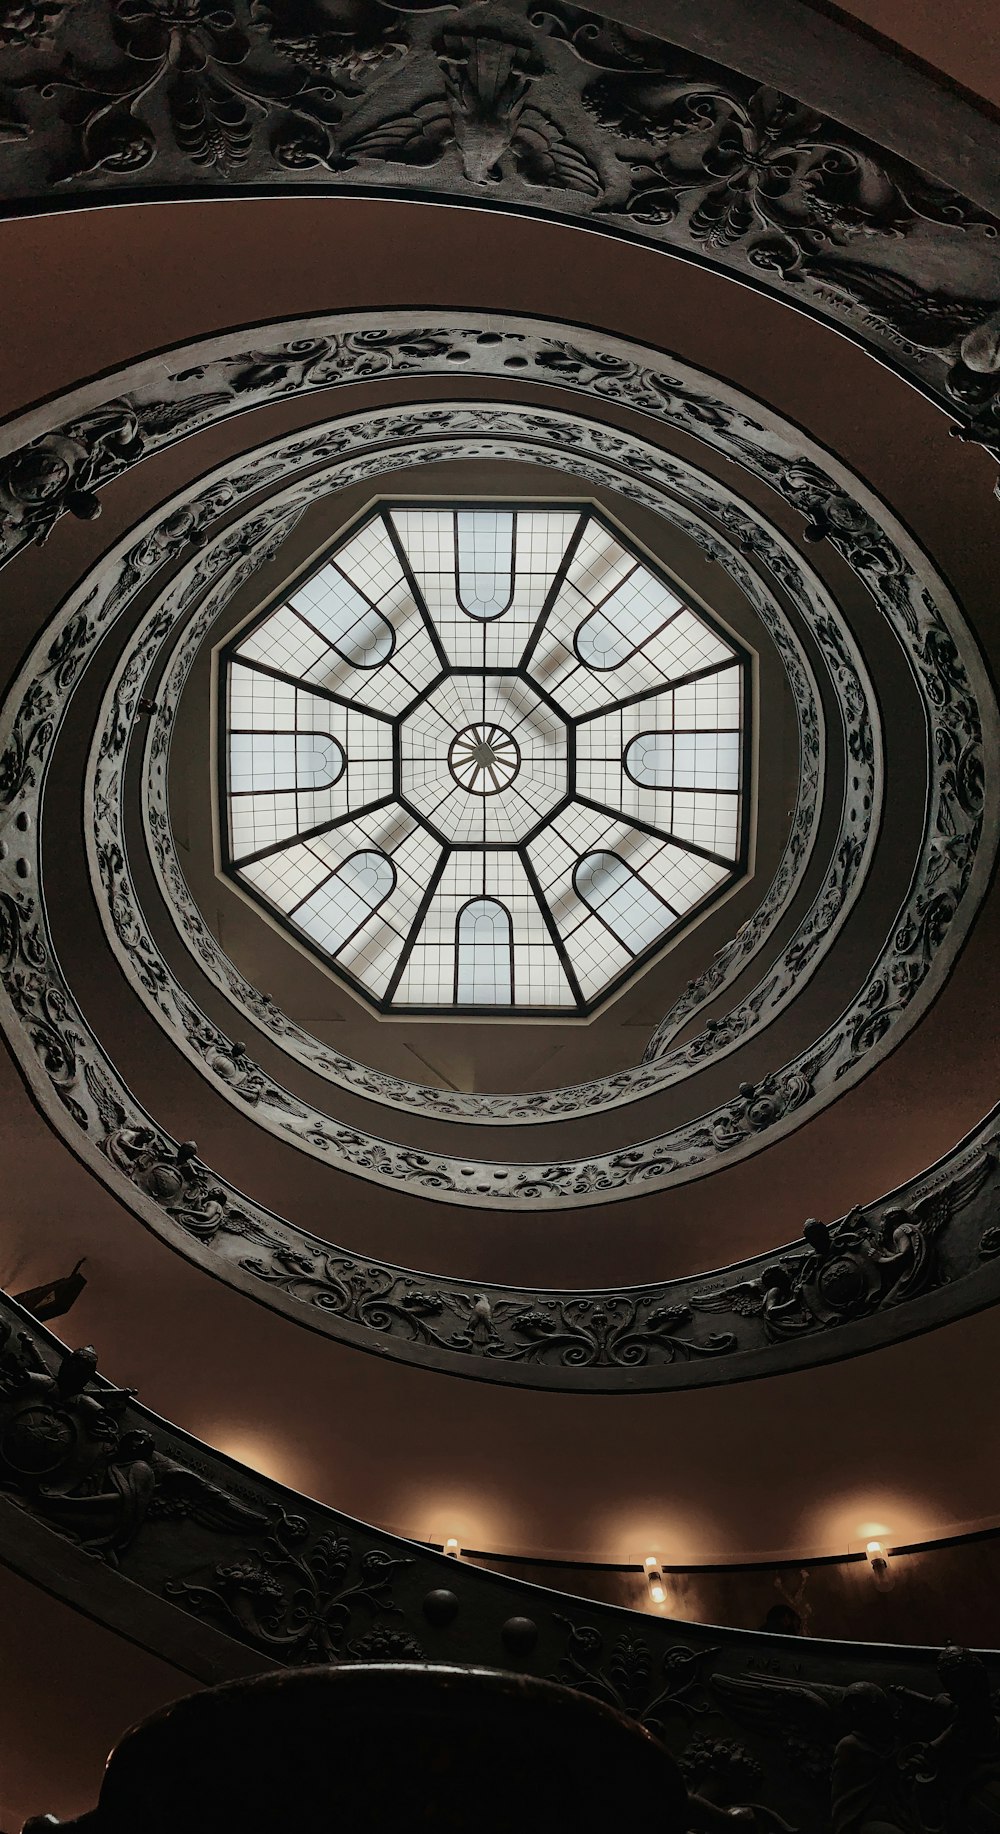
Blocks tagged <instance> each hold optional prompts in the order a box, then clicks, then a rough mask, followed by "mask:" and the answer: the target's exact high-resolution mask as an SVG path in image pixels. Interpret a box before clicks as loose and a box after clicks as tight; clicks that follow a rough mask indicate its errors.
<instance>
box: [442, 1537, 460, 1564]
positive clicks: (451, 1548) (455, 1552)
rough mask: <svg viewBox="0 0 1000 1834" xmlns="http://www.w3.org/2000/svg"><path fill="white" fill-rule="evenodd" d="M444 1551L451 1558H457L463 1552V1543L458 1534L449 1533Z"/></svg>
mask: <svg viewBox="0 0 1000 1834" xmlns="http://www.w3.org/2000/svg"><path fill="white" fill-rule="evenodd" d="M444 1551H445V1553H446V1554H447V1555H448V1558H449V1560H457V1559H458V1558H459V1556H460V1554H461V1552H462V1543H461V1542H460V1540H459V1538H458V1536H457V1535H449V1536H448V1539H447V1541H446V1542H445V1544H444Z"/></svg>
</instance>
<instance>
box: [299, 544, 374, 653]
mask: <svg viewBox="0 0 1000 1834" xmlns="http://www.w3.org/2000/svg"><path fill="white" fill-rule="evenodd" d="M291 602H292V604H293V605H294V607H295V609H296V611H297V612H298V613H299V615H300V617H303V618H305V620H306V622H307V623H309V624H311V625H312V627H313V629H314V630H316V631H318V632H319V635H320V636H321V637H323V638H324V639H325V641H326V642H327V643H329V644H332V646H333V648H334V649H335V650H336V652H337V654H338V656H342V657H343V659H344V661H345V662H347V663H350V665H351V667H352V668H353V669H377V668H378V667H379V666H380V664H381V663H383V662H387V661H388V660H389V657H390V656H391V655H392V652H393V649H394V648H395V643H396V634H395V631H394V630H393V628H392V625H391V624H390V623H389V620H388V618H385V617H383V616H382V613H381V612H380V611H376V609H375V606H374V605H370V604H369V603H368V600H367V599H366V598H364V597H363V596H362V594H361V593H360V592H359V591H358V590H357V588H356V587H355V586H352V585H351V582H350V580H347V579H345V578H344V576H343V574H342V573H338V571H337V569H336V567H326V568H325V569H324V570H323V572H322V573H318V574H317V575H316V578H315V579H312V580H310V581H309V582H308V584H307V585H306V586H303V587H302V589H301V591H299V592H296V593H293V594H292V601H291Z"/></svg>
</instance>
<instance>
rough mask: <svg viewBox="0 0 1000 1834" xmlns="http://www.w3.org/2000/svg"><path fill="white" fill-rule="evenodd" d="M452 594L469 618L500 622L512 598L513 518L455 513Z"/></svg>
mask: <svg viewBox="0 0 1000 1834" xmlns="http://www.w3.org/2000/svg"><path fill="white" fill-rule="evenodd" d="M455 556H456V561H455V565H456V572H457V580H456V593H457V596H458V602H459V604H460V605H461V607H462V610H463V611H466V612H468V614H469V616H470V618H482V619H484V620H486V619H489V618H502V617H503V614H504V612H505V611H507V610H508V609H509V606H510V602H511V600H512V598H513V597H514V517H513V514H509V515H507V514H504V513H503V512H502V511H496V510H478V509H477V510H464V509H460V510H456V512H455Z"/></svg>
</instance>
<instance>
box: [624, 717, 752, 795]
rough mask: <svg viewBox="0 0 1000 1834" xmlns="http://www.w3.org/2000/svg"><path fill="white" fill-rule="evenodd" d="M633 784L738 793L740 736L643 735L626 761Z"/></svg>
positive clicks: (638, 737) (712, 733) (632, 748)
mask: <svg viewBox="0 0 1000 1834" xmlns="http://www.w3.org/2000/svg"><path fill="white" fill-rule="evenodd" d="M622 763H623V764H624V766H625V769H626V770H627V772H628V774H629V776H630V777H631V778H632V780H633V782H635V783H640V784H643V785H646V786H647V787H648V788H650V789H660V790H662V789H671V788H673V787H674V786H675V785H676V787H677V788H679V789H687V790H738V789H739V783H740V734H739V733H738V732H697V731H696V732H640V733H638V734H637V735H636V737H635V738H634V739H633V740H632V742H631V744H630V745H628V746H627V747H626V749H625V756H624V758H623V759H622Z"/></svg>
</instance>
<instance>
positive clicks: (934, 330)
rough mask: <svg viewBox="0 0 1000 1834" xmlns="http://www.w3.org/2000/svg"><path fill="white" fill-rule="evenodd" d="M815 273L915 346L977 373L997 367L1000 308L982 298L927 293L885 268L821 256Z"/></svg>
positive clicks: (823, 285) (875, 321)
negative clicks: (962, 297)
mask: <svg viewBox="0 0 1000 1834" xmlns="http://www.w3.org/2000/svg"><path fill="white" fill-rule="evenodd" d="M814 278H815V280H816V282H817V285H818V286H819V289H820V290H821V291H823V290H824V289H825V288H827V287H829V288H835V289H836V290H837V292H838V293H840V294H843V295H846V296H847V298H848V299H850V300H851V301H852V302H853V303H854V304H855V305H859V306H861V307H862V309H863V310H864V311H865V312H866V314H867V316H868V319H869V322H870V323H871V324H872V325H874V326H876V327H877V328H878V329H880V330H882V331H887V332H888V333H889V334H890V336H892V337H894V338H896V339H898V340H900V341H901V342H902V343H904V344H909V345H912V346H913V348H914V349H915V350H923V351H927V352H936V353H940V354H941V355H952V356H957V357H958V358H959V359H960V361H961V362H962V363H963V364H964V365H965V366H966V368H968V369H971V370H975V371H976V372H978V373H979V374H981V375H991V374H995V373H996V372H997V371H998V370H1000V307H997V305H996V304H995V302H991V301H989V300H983V299H956V298H955V297H954V295H953V294H950V293H945V292H942V291H940V290H938V291H934V292H930V293H929V292H928V291H927V289H926V288H925V287H922V286H921V285H920V284H919V282H918V281H916V280H911V279H910V278H909V276H908V275H906V274H898V273H893V272H892V271H891V270H890V269H888V268H874V267H868V266H865V265H863V264H862V263H860V262H853V261H841V260H839V259H837V258H836V257H834V256H829V257H827V256H824V258H823V260H822V262H818V263H817V265H816V268H815V275H814Z"/></svg>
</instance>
